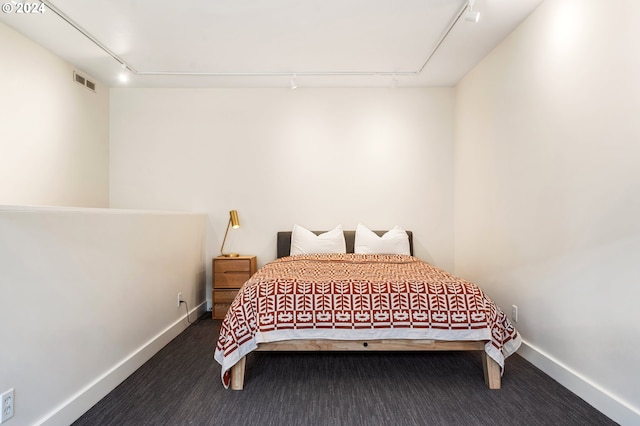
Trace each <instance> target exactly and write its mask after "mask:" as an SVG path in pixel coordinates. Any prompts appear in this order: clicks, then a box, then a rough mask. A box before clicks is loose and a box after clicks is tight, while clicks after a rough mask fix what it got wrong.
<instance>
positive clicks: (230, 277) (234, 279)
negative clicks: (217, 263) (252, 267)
mask: <svg viewBox="0 0 640 426" xmlns="http://www.w3.org/2000/svg"><path fill="white" fill-rule="evenodd" d="M249 278H250V275H249V273H248V272H224V273H215V274H214V277H213V279H214V283H215V288H240V287H242V284H244V283H245V282H246V281H247V280H248V279H249Z"/></svg>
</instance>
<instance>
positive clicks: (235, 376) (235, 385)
mask: <svg viewBox="0 0 640 426" xmlns="http://www.w3.org/2000/svg"><path fill="white" fill-rule="evenodd" d="M246 362H247V357H246V356H243V357H242V358H241V359H240V361H238V363H237V364H236V365H234V366H233V367H231V389H233V390H242V389H244V366H245V364H246Z"/></svg>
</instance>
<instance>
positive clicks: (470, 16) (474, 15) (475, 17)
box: [464, 0, 480, 22]
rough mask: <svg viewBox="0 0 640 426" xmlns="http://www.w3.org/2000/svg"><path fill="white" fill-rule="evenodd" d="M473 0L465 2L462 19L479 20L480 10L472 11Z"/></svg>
mask: <svg viewBox="0 0 640 426" xmlns="http://www.w3.org/2000/svg"><path fill="white" fill-rule="evenodd" d="M474 3H475V0H469V3H467V9H468V10H467V13H466V14H465V15H464V20H465V21H468V22H478V21H479V20H480V12H474V11H473V5H474Z"/></svg>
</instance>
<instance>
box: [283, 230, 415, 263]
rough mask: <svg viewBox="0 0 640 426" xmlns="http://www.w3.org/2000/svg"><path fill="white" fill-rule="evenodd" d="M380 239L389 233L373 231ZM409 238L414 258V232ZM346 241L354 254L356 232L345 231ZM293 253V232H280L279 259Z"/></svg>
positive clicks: (348, 251)
mask: <svg viewBox="0 0 640 426" xmlns="http://www.w3.org/2000/svg"><path fill="white" fill-rule="evenodd" d="M312 232H313V233H314V234H316V235H320V234H322V233H323V232H326V231H312ZM373 232H375V233H376V235H378V236H379V237H381V236H383V235H384V234H385V233H386V232H387V231H373ZM406 233H407V235H408V236H409V251H410V253H411V255H412V256H413V232H411V231H406ZM344 239H345V242H346V243H347V253H353V246H354V243H355V239H356V231H344ZM290 251H291V231H286V232H285V231H281V232H278V257H285V256H289V253H290Z"/></svg>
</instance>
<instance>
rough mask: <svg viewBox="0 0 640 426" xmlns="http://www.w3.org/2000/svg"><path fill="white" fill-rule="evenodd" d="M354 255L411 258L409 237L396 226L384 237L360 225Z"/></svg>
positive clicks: (357, 229) (357, 230)
mask: <svg viewBox="0 0 640 426" xmlns="http://www.w3.org/2000/svg"><path fill="white" fill-rule="evenodd" d="M353 251H354V253H360V254H405V255H407V256H409V255H410V254H411V250H410V248H409V235H407V233H406V232H405V230H404V229H402V228H400V227H399V226H397V225H396V226H394V227H393V228H391V230H389V231H387V232H386V233H385V234H384V235H383V236H382V237H379V236H378V235H376V233H375V232H373V231H371V230H369V229H368V228H367V227H366V226H364V225H361V224H358V227H357V228H356V240H355V247H354V250H353Z"/></svg>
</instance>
